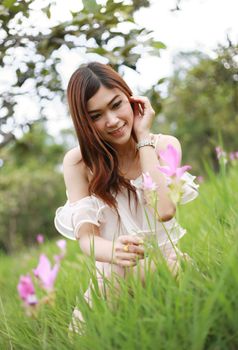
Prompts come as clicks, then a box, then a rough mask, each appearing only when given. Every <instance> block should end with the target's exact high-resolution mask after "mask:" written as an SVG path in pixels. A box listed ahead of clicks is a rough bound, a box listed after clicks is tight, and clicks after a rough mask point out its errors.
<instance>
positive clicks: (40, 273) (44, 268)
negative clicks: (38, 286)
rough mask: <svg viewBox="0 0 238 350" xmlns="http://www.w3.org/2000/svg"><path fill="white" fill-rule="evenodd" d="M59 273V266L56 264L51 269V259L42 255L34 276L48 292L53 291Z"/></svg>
mask: <svg viewBox="0 0 238 350" xmlns="http://www.w3.org/2000/svg"><path fill="white" fill-rule="evenodd" d="M58 271H59V264H55V265H54V267H53V269H51V264H50V261H49V259H48V258H47V257H46V256H45V255H44V254H41V256H40V261H39V264H38V266H37V268H36V269H35V270H34V274H35V276H36V277H38V278H39V279H40V281H41V283H42V285H43V288H45V289H47V290H51V289H53V286H54V281H55V278H56V276H57V274H58Z"/></svg>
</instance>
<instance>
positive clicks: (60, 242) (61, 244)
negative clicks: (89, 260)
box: [56, 239, 66, 251]
mask: <svg viewBox="0 0 238 350" xmlns="http://www.w3.org/2000/svg"><path fill="white" fill-rule="evenodd" d="M56 245H57V246H58V247H59V248H60V249H61V250H63V251H65V249H66V240H65V239H59V240H58V241H56Z"/></svg>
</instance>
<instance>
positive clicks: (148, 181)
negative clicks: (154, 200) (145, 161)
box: [142, 172, 156, 190]
mask: <svg viewBox="0 0 238 350" xmlns="http://www.w3.org/2000/svg"><path fill="white" fill-rule="evenodd" d="M142 176H143V186H144V188H145V189H146V190H154V189H155V188H156V184H155V183H154V181H153V179H152V177H151V176H150V174H149V173H148V172H146V173H142Z"/></svg>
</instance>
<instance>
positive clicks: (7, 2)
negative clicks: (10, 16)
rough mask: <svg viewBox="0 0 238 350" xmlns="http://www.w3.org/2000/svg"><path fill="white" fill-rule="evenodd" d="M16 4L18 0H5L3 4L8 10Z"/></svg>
mask: <svg viewBox="0 0 238 350" xmlns="http://www.w3.org/2000/svg"><path fill="white" fill-rule="evenodd" d="M15 2H16V0H4V1H3V3H2V4H3V6H4V7H7V8H8V9H10V8H11V7H12V5H14V3H15Z"/></svg>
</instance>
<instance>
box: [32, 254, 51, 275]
mask: <svg viewBox="0 0 238 350" xmlns="http://www.w3.org/2000/svg"><path fill="white" fill-rule="evenodd" d="M50 268H51V266H50V261H49V259H48V258H47V256H45V255H44V254H41V255H40V260H39V264H38V266H37V268H36V269H35V270H34V275H35V276H36V277H39V278H40V279H41V280H42V279H44V276H45V275H47V274H48V273H49V272H50Z"/></svg>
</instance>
